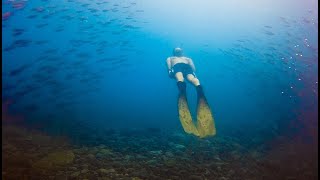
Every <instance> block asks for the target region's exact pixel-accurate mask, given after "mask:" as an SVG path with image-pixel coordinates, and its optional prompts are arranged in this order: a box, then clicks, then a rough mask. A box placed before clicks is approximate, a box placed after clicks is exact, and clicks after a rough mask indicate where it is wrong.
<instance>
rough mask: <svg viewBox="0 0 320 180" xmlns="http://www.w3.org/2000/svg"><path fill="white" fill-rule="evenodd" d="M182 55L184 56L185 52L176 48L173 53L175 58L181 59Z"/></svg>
mask: <svg viewBox="0 0 320 180" xmlns="http://www.w3.org/2000/svg"><path fill="white" fill-rule="evenodd" d="M182 54H183V51H182V49H181V48H179V47H176V48H174V49H173V52H172V55H173V56H177V57H181V56H182Z"/></svg>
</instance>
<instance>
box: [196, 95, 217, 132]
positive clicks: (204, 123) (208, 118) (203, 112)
mask: <svg viewBox="0 0 320 180" xmlns="http://www.w3.org/2000/svg"><path fill="white" fill-rule="evenodd" d="M197 129H198V132H199V135H200V137H201V138H204V137H207V136H214V135H216V127H215V124H214V119H213V115H212V112H211V110H210V107H209V104H208V103H207V101H206V99H205V97H200V98H199V100H198V107H197Z"/></svg>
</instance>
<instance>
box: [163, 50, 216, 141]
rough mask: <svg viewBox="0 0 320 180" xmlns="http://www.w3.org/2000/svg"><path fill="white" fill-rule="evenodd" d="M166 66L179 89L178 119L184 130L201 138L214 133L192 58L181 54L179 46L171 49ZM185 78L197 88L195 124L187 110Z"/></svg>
mask: <svg viewBox="0 0 320 180" xmlns="http://www.w3.org/2000/svg"><path fill="white" fill-rule="evenodd" d="M167 67H168V73H169V77H171V78H175V79H176V81H177V86H178V89H179V96H178V111H179V119H180V122H181V124H182V127H183V129H184V131H185V132H186V133H188V134H194V135H196V136H199V137H201V138H203V137H207V136H213V135H215V134H216V130H215V125H214V122H213V116H212V113H211V110H210V107H209V105H208V103H207V100H206V98H205V96H204V93H203V90H202V86H201V85H200V81H199V79H198V78H197V77H196V74H195V71H196V68H195V66H194V64H193V61H192V59H191V58H188V57H186V56H183V53H182V49H181V48H175V49H174V50H173V56H171V57H168V58H167ZM185 78H187V80H188V81H189V82H191V83H192V84H193V85H194V86H195V87H196V90H197V94H198V103H197V104H198V105H197V126H196V125H195V124H194V122H193V120H192V116H191V113H190V111H189V107H188V102H187V95H186V83H185V82H184V79H185Z"/></svg>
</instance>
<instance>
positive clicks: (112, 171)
mask: <svg viewBox="0 0 320 180" xmlns="http://www.w3.org/2000/svg"><path fill="white" fill-rule="evenodd" d="M98 171H99V172H100V173H102V174H109V173H114V172H116V170H114V169H102V168H101V169H99V170H98Z"/></svg>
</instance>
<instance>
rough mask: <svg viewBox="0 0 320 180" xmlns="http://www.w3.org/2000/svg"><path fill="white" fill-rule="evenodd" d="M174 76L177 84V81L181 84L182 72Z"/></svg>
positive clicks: (182, 79)
mask: <svg viewBox="0 0 320 180" xmlns="http://www.w3.org/2000/svg"><path fill="white" fill-rule="evenodd" d="M174 76H175V77H176V80H177V82H179V81H180V82H183V81H184V78H183V74H182V72H177V73H176V74H175V75H174Z"/></svg>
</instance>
